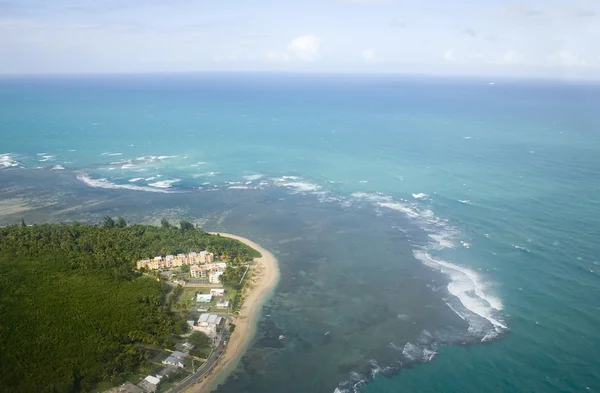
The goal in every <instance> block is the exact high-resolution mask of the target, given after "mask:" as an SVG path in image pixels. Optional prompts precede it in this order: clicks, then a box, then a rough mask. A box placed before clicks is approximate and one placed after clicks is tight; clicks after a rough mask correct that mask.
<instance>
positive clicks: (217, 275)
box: [208, 271, 223, 284]
mask: <svg viewBox="0 0 600 393" xmlns="http://www.w3.org/2000/svg"><path fill="white" fill-rule="evenodd" d="M222 275H223V272H222V271H215V272H211V273H210V274H209V275H208V282H209V283H211V284H220V283H221V276H222Z"/></svg>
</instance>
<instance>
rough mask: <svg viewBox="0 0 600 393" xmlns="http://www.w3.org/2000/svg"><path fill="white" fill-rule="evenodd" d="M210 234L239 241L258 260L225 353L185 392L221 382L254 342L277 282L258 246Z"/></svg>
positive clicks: (202, 392) (203, 392)
mask: <svg viewBox="0 0 600 393" xmlns="http://www.w3.org/2000/svg"><path fill="white" fill-rule="evenodd" d="M210 234H211V235H216V234H219V235H221V236H223V237H228V238H231V239H235V240H239V241H240V242H242V243H244V244H246V245H247V246H249V247H252V248H253V249H255V250H257V251H258V252H260V253H261V255H262V257H260V258H254V264H253V266H252V276H251V281H250V283H249V284H248V287H247V289H246V291H245V294H246V298H245V299H244V302H243V303H242V306H241V309H240V314H239V315H236V316H234V317H233V323H234V324H235V325H236V327H235V332H234V333H233V334H232V335H231V337H230V340H229V342H228V343H227V346H226V347H225V351H224V352H223V353H222V354H221V356H220V357H219V360H217V362H216V364H215V366H214V368H213V369H212V371H210V372H209V374H208V375H207V376H206V377H204V378H203V379H201V380H199V381H198V382H196V383H195V384H193V385H191V386H189V387H188V388H186V389H185V390H184V392H185V393H208V392H211V391H213V390H214V389H215V388H216V387H217V386H218V385H219V384H222V383H223V382H225V380H226V379H227V378H228V377H229V375H230V374H231V373H232V372H233V370H235V368H236V367H237V365H238V363H239V362H240V360H241V358H242V356H244V354H245V353H246V351H247V350H248V347H249V346H250V343H251V342H252V340H253V339H254V336H255V334H256V328H257V326H258V320H259V318H260V314H261V310H262V306H263V304H264V303H265V302H266V301H267V300H268V299H269V298H270V297H271V295H272V294H273V290H274V289H275V286H276V285H277V283H278V282H279V265H278V264H277V259H276V258H275V257H274V256H273V254H271V253H270V252H269V251H267V250H266V249H264V248H263V247H261V246H260V245H259V244H257V243H255V242H253V241H252V240H249V239H246V238H244V237H241V236H237V235H232V234H229V233H222V232H210Z"/></svg>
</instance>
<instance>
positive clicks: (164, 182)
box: [148, 179, 181, 188]
mask: <svg viewBox="0 0 600 393" xmlns="http://www.w3.org/2000/svg"><path fill="white" fill-rule="evenodd" d="M180 181H181V180H180V179H172V180H161V181H157V182H156V183H150V184H148V185H149V186H151V187H156V188H170V187H171V185H172V184H174V183H177V182H180Z"/></svg>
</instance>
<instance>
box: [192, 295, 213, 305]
mask: <svg viewBox="0 0 600 393" xmlns="http://www.w3.org/2000/svg"><path fill="white" fill-rule="evenodd" d="M196 301H197V302H199V303H210V302H211V301H212V295H211V294H210V293H199V294H197V295H196Z"/></svg>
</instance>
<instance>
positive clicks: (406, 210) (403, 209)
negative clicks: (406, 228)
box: [379, 202, 419, 218]
mask: <svg viewBox="0 0 600 393" xmlns="http://www.w3.org/2000/svg"><path fill="white" fill-rule="evenodd" d="M379 206H381V207H386V208H388V209H393V210H398V211H399V212H402V213H404V214H406V215H407V216H409V217H411V218H417V217H419V213H417V212H416V211H414V210H412V209H411V208H410V207H408V206H406V205H404V204H402V203H397V202H379Z"/></svg>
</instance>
